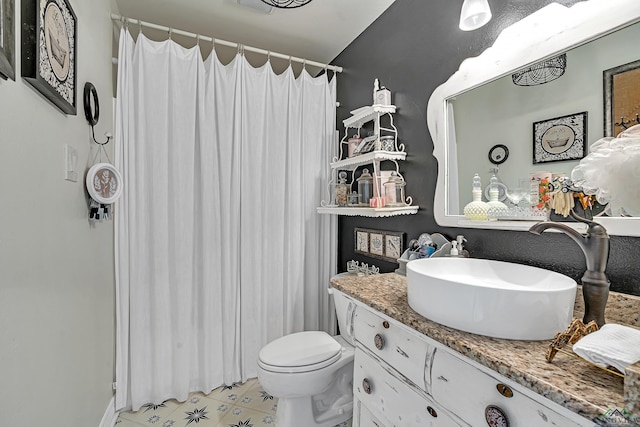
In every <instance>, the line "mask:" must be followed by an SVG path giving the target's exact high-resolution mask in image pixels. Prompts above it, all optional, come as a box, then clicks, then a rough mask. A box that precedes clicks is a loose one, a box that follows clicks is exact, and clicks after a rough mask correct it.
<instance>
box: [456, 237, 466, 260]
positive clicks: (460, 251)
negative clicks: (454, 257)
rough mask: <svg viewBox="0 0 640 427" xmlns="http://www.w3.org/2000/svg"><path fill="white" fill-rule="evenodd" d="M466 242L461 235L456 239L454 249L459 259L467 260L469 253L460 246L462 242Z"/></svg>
mask: <svg viewBox="0 0 640 427" xmlns="http://www.w3.org/2000/svg"><path fill="white" fill-rule="evenodd" d="M466 241H467V239H465V238H464V236H462V235H459V236H457V237H456V249H457V250H458V256H459V257H463V258H469V251H468V250H466V249H465V248H464V247H463V246H462V245H463V242H466Z"/></svg>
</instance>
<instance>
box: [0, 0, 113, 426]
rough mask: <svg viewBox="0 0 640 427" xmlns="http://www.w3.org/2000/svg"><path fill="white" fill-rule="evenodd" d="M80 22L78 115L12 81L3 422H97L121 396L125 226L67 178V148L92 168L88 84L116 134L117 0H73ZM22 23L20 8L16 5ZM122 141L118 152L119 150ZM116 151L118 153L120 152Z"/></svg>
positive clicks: (0, 244)
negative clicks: (118, 326)
mask: <svg viewBox="0 0 640 427" xmlns="http://www.w3.org/2000/svg"><path fill="white" fill-rule="evenodd" d="M70 3H71V6H72V7H73V9H74V11H75V13H76V15H77V18H78V55H77V60H78V63H77V85H78V95H77V104H78V115H76V116H65V115H64V114H62V113H61V112H60V111H59V110H57V108H55V107H54V106H52V105H51V104H50V103H49V102H48V101H46V100H45V99H44V98H42V97H41V96H40V95H39V94H38V93H36V91H35V90H34V89H32V88H31V87H30V86H29V85H28V84H26V83H25V82H24V81H23V80H22V79H21V78H20V77H19V76H20V66H19V62H20V50H19V49H20V34H19V31H20V25H19V24H16V32H17V34H16V38H17V40H16V52H17V55H16V62H17V63H18V64H16V68H17V69H16V75H17V76H18V77H17V78H16V80H17V81H15V82H13V81H4V80H0V381H1V385H0V425H2V426H47V427H56V426H60V427H62V426H64V427H68V426H83V427H84V426H97V425H98V424H99V422H100V419H101V417H102V415H103V413H104V410H105V408H106V406H107V404H108V402H109V399H110V398H111V395H112V391H111V382H112V375H113V343H114V261H113V223H111V222H110V223H104V224H98V225H97V226H95V227H92V226H90V224H89V222H88V215H87V203H86V200H85V191H84V186H83V182H82V178H84V177H83V176H82V173H81V179H80V180H79V181H78V182H76V183H72V182H69V181H65V180H64V179H63V169H64V167H63V149H64V144H70V145H72V146H73V147H75V148H76V149H77V150H78V153H79V158H80V167H81V168H82V170H81V172H84V168H85V166H86V165H88V163H89V162H90V161H91V159H90V157H91V155H90V148H91V144H90V142H89V141H90V131H91V129H90V127H89V125H88V124H87V123H86V121H85V119H84V113H83V109H82V88H83V86H84V83H85V82H86V81H91V82H93V84H94V85H95V86H96V88H97V90H98V94H99V96H100V106H101V110H100V122H99V123H98V125H97V127H96V134H97V135H99V139H100V138H102V135H103V134H104V132H106V131H111V130H112V100H111V94H112V87H111V34H112V24H111V21H110V17H109V13H110V8H109V1H108V0H70ZM16 9H17V11H16V15H17V16H16V22H17V23H19V22H20V0H16ZM110 145H113V143H111V144H110ZM111 148H112V147H111Z"/></svg>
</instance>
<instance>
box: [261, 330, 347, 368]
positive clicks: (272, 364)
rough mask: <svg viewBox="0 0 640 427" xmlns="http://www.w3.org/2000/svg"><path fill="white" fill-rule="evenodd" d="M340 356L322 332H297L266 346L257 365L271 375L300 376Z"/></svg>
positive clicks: (339, 348) (335, 344) (337, 345)
mask: <svg viewBox="0 0 640 427" xmlns="http://www.w3.org/2000/svg"><path fill="white" fill-rule="evenodd" d="M341 355H342V345H340V343H339V342H338V341H336V340H335V339H333V338H332V337H331V336H330V335H329V334H327V333H326V332H322V331H307V332H298V333H295V334H290V335H286V336H284V337H282V338H278V339H277V340H275V341H273V342H271V343H269V344H267V345H266V346H264V347H263V348H262V350H260V353H259V355H258V364H259V365H260V367H262V368H263V369H265V370H268V371H271V372H283V373H299V372H309V371H315V370H318V369H322V368H325V367H327V366H329V365H331V364H333V363H335V362H336V361H337V360H338V359H340V356H341Z"/></svg>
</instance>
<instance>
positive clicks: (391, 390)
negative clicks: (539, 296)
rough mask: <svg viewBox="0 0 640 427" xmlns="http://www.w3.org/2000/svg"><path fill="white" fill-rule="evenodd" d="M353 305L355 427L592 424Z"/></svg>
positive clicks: (380, 315)
mask: <svg viewBox="0 0 640 427" xmlns="http://www.w3.org/2000/svg"><path fill="white" fill-rule="evenodd" d="M334 291H336V292H338V291H337V290H334ZM354 304H355V305H356V308H355V310H354V311H352V314H351V316H350V319H349V320H350V327H349V329H350V332H351V333H352V334H353V337H354V339H355V345H356V352H355V361H354V377H353V389H354V418H353V426H354V427H371V426H377V427H401V426H407V427H409V426H473V427H481V426H487V425H490V426H510V427H536V426H549V427H550V426H556V427H565V426H566V427H568V426H593V422H592V421H589V420H587V419H584V418H582V417H580V416H578V415H577V414H575V413H574V412H571V411H570V410H568V409H566V408H564V407H562V406H560V405H558V404H556V403H554V402H552V401H550V400H548V399H545V398H544V397H542V396H540V395H538V394H537V393H535V392H533V391H531V390H528V389H527V388H525V387H523V386H521V385H519V384H517V383H515V382H513V381H511V380H509V379H507V378H505V377H503V376H501V375H500V374H498V373H497V372H495V371H492V370H491V369H489V368H487V367H485V366H482V365H480V364H479V363H477V362H474V361H472V360H470V359H468V358H466V357H465V356H462V355H461V354H459V353H457V352H455V351H453V350H451V349H450V348H448V347H446V346H444V345H443V344H441V343H439V342H436V341H435V340H433V339H431V338H429V337H427V336H425V335H423V334H421V333H419V332H417V331H416V330H414V329H412V328H411V327H409V326H406V325H404V324H402V323H400V322H398V321H396V320H394V319H392V318H390V317H388V316H386V315H384V314H383V313H380V312H378V311H376V310H374V309H373V308H371V307H369V306H367V305H365V304H364V303H362V302H360V301H357V300H354ZM487 417H490V418H491V419H492V423H491V424H489V422H488V421H487Z"/></svg>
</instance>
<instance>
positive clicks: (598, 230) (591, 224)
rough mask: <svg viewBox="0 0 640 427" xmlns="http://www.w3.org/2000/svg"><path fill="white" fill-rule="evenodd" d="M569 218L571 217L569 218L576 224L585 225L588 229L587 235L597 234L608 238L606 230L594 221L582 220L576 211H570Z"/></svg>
mask: <svg viewBox="0 0 640 427" xmlns="http://www.w3.org/2000/svg"><path fill="white" fill-rule="evenodd" d="M569 216H571V218H573V219H575V220H576V221H578V222H582V223H584V224H587V226H588V228H587V234H590V235H592V234H598V235H601V236H603V237H605V236H606V237H608V235H607V230H606V229H605V228H604V227H603V226H602V225H601V224H598V223H597V222H595V221H592V220H590V219H587V218H584V217H582V216H580V215H578V214H577V213H576V211H575V210H574V209H571V211H570V212H569Z"/></svg>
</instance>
